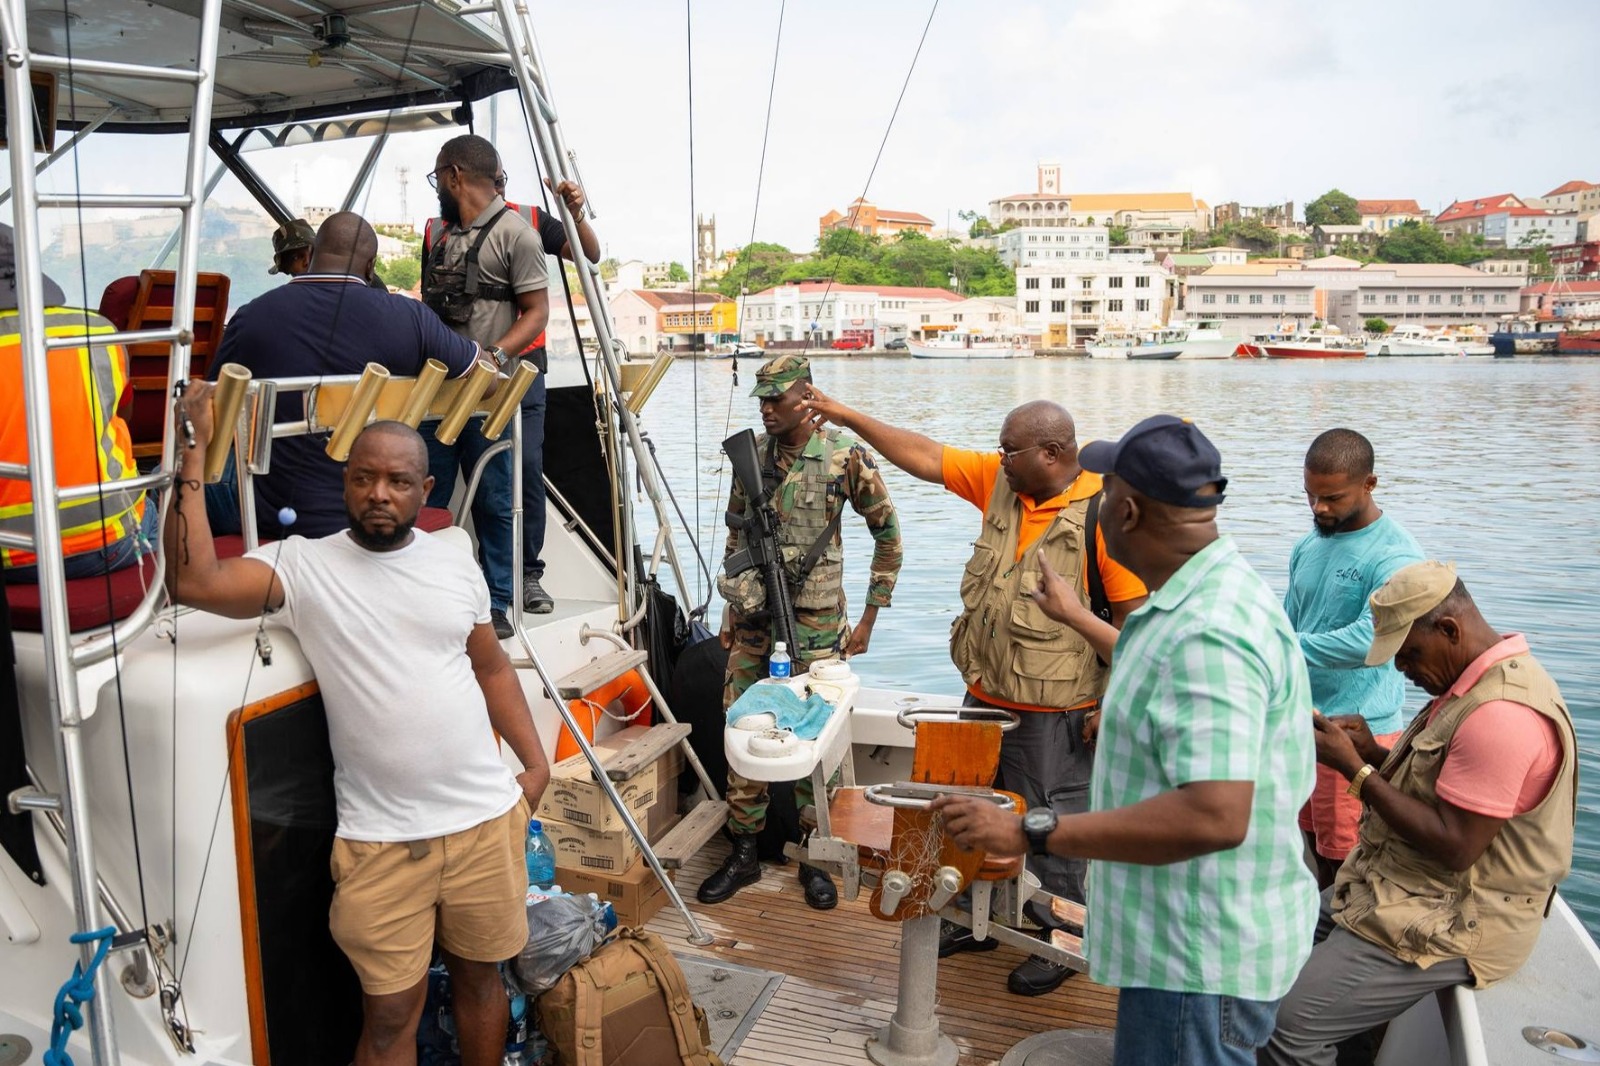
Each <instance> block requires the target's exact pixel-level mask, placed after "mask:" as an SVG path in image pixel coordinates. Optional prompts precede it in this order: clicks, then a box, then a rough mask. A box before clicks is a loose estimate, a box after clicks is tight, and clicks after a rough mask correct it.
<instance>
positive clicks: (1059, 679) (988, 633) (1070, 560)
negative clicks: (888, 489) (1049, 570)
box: [950, 475, 1107, 710]
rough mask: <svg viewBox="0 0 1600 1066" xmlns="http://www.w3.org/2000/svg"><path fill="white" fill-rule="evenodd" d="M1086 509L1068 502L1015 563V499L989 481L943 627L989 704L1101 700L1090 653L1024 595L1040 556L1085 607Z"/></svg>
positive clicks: (1018, 524) (1102, 671)
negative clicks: (951, 617) (955, 608)
mask: <svg viewBox="0 0 1600 1066" xmlns="http://www.w3.org/2000/svg"><path fill="white" fill-rule="evenodd" d="M1085 476H1088V475H1085ZM1088 510H1089V501H1088V499H1087V498H1084V499H1081V500H1073V501H1072V502H1071V503H1068V504H1067V505H1066V506H1065V507H1063V508H1062V509H1061V511H1060V513H1058V514H1057V515H1056V518H1055V521H1053V522H1051V523H1050V526H1049V528H1048V529H1046V530H1045V531H1044V532H1043V533H1042V534H1040V535H1039V539H1038V540H1036V541H1034V542H1033V543H1032V544H1031V545H1029V546H1028V548H1027V550H1026V551H1024V552H1023V553H1022V555H1021V557H1020V558H1019V557H1018V554H1017V539H1018V537H1019V536H1020V535H1021V530H1022V501H1021V500H1019V499H1018V498H1017V495H1016V493H1014V492H1012V491H1011V489H1010V488H1009V487H1007V485H1006V479H1005V478H1004V477H996V478H995V484H994V491H993V492H991V493H990V495H989V502H988V505H987V506H986V507H985V508H984V512H983V532H982V533H980V534H979V536H978V539H977V540H976V541H974V542H973V545H972V558H971V559H970V560H969V561H968V562H967V567H966V572H965V573H963V574H962V576H961V604H962V612H961V614H960V616H959V617H957V618H956V620H955V622H954V623H952V624H951V626H950V659H951V661H952V662H954V663H955V665H956V669H958V670H960V671H961V676H962V679H963V680H964V681H965V682H966V683H967V684H968V685H976V686H978V687H979V688H981V689H982V690H983V692H984V694H985V695H987V696H990V697H993V698H994V699H996V700H1004V701H1005V702H1007V703H1010V704H1016V705H1019V706H1023V707H1035V708H1040V709H1044V710H1067V709H1068V708H1072V707H1080V706H1082V705H1084V704H1085V703H1090V702H1092V701H1094V700H1097V699H1099V698H1100V697H1101V696H1102V695H1104V693H1105V688H1106V677H1107V671H1106V668H1105V667H1103V666H1101V665H1100V661H1099V659H1098V658H1097V657H1096V655H1095V652H1094V648H1092V647H1091V646H1090V645H1089V642H1088V641H1086V640H1084V639H1083V637H1081V636H1079V635H1078V633H1077V631H1076V630H1074V629H1072V628H1071V627H1070V626H1066V625H1063V624H1062V623H1060V622H1056V621H1054V620H1052V619H1051V618H1050V617H1049V616H1047V615H1046V614H1045V613H1044V611H1043V610H1042V609H1041V608H1040V607H1039V605H1038V604H1037V603H1035V602H1034V601H1033V597H1032V596H1030V595H1029V594H1028V593H1029V592H1031V591H1032V590H1033V588H1034V587H1035V586H1037V584H1038V581H1039V572H1040V570H1039V557H1040V556H1041V555H1043V556H1044V557H1045V558H1047V559H1049V560H1050V565H1051V566H1053V567H1054V568H1055V569H1056V572H1057V573H1059V574H1062V575H1065V576H1067V577H1068V578H1069V579H1072V580H1073V588H1074V590H1075V591H1077V593H1078V595H1079V596H1080V597H1081V598H1082V600H1083V602H1084V603H1085V604H1087V603H1088V592H1087V591H1086V590H1085V588H1084V582H1083V580H1082V574H1083V568H1084V566H1086V565H1088V566H1094V565H1098V563H1097V557H1096V553H1095V550H1094V548H1093V546H1091V545H1088V544H1085V543H1084V542H1085V540H1086V537H1085V530H1084V523H1085V521H1086V519H1087V514H1088Z"/></svg>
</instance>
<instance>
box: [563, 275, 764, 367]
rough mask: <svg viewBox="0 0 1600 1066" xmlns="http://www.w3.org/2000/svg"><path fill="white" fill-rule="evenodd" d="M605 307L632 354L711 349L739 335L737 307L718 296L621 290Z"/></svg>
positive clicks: (669, 290)
mask: <svg viewBox="0 0 1600 1066" xmlns="http://www.w3.org/2000/svg"><path fill="white" fill-rule="evenodd" d="M610 304H611V319H612V322H613V323H614V324H615V325H616V331H617V336H618V338H620V339H621V341H622V343H623V344H624V345H626V346H627V348H628V351H629V352H630V353H632V354H633V355H645V354H649V353H652V352H659V351H692V350H693V349H695V348H696V347H699V348H701V349H706V348H711V347H714V346H716V345H717V344H718V343H719V342H720V341H722V340H724V339H728V338H731V337H733V336H736V335H737V334H738V332H739V305H738V304H737V303H735V302H734V301H733V300H730V299H728V297H726V296H723V295H722V294H721V293H715V292H689V291H685V290H681V289H622V290H619V291H617V292H614V293H612V294H611V296H610ZM552 317H553V316H552Z"/></svg>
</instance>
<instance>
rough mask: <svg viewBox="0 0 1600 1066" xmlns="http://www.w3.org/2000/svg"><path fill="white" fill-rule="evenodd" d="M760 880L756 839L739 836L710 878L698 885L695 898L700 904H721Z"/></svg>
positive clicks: (745, 835)
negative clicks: (746, 886)
mask: <svg viewBox="0 0 1600 1066" xmlns="http://www.w3.org/2000/svg"><path fill="white" fill-rule="evenodd" d="M759 880H761V860H760V859H758V858H756V838H755V837H754V836H752V835H749V834H741V835H738V836H735V837H734V838H733V850H732V851H730V852H729V853H728V857H727V858H726V859H724V860H723V862H722V865H721V866H719V867H718V868H717V869H716V871H715V872H714V873H712V874H711V876H709V877H707V878H706V879H705V880H704V881H703V882H701V884H700V891H699V892H697V893H695V898H696V899H698V900H699V901H700V902H701V903H721V902H722V901H723V900H725V899H727V898H728V897H730V896H732V895H733V894H734V893H735V892H737V891H739V890H740V889H741V888H743V887H744V886H745V885H753V884H755V883H756V882H757V881H759Z"/></svg>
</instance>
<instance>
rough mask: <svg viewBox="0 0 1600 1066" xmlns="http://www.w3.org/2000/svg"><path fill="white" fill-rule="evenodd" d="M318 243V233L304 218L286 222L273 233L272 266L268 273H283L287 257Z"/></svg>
mask: <svg viewBox="0 0 1600 1066" xmlns="http://www.w3.org/2000/svg"><path fill="white" fill-rule="evenodd" d="M316 243H317V231H316V230H314V229H312V228H311V223H309V222H307V221H306V220H305V219H303V218H296V219H292V220H290V221H288V222H285V223H284V224H283V225H281V226H279V227H278V228H277V229H276V230H274V231H273V233H272V265H271V266H270V267H268V268H267V273H268V274H277V273H281V272H282V270H283V257H284V256H285V255H288V254H289V253H290V252H298V251H299V250H300V249H302V248H310V247H311V246H312V245H313V244H316Z"/></svg>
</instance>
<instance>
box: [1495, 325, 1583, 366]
mask: <svg viewBox="0 0 1600 1066" xmlns="http://www.w3.org/2000/svg"><path fill="white" fill-rule="evenodd" d="M1564 327H1565V323H1562V322H1560V321H1558V320H1556V319H1552V318H1549V317H1540V316H1535V315H1519V316H1517V317H1515V318H1506V319H1503V320H1502V321H1501V323H1500V328H1499V329H1497V330H1495V331H1494V332H1493V333H1491V334H1489V344H1490V346H1491V347H1492V348H1493V350H1494V354H1495V355H1496V356H1497V357H1499V358H1502V359H1509V358H1511V357H1512V356H1517V355H1553V354H1555V350H1556V341H1557V340H1558V339H1559V338H1560V336H1561V332H1562V330H1563V328H1564Z"/></svg>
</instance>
